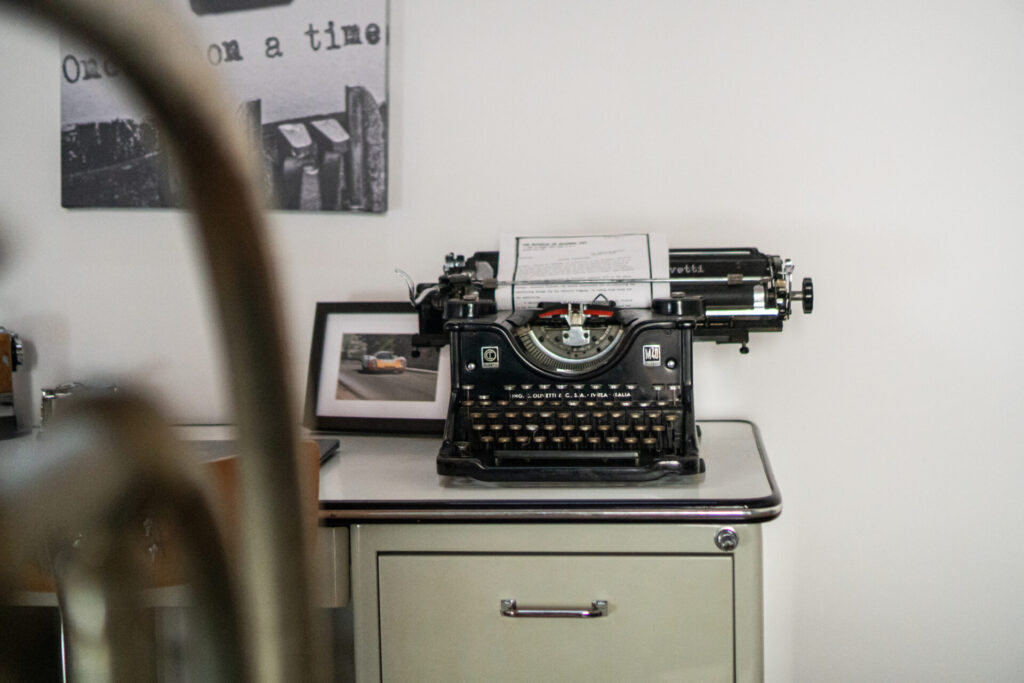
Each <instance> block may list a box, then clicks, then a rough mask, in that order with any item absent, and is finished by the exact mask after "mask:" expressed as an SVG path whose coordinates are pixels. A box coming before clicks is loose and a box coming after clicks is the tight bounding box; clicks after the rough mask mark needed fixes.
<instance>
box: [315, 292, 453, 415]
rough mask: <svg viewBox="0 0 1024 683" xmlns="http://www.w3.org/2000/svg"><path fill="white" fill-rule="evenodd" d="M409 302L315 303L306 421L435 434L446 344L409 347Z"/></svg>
mask: <svg viewBox="0 0 1024 683" xmlns="http://www.w3.org/2000/svg"><path fill="white" fill-rule="evenodd" d="M418 332H419V317H418V316H417V314H416V309H414V308H413V307H412V305H411V304H409V303H393V302H353V303H318V304H317V305H316V319H315V321H314V323H313V343H312V346H311V349H310V354H309V377H308V381H307V389H306V411H305V412H306V426H308V427H310V428H312V429H315V430H318V431H345V432H369V433H373V432H381V433H395V432H402V433H419V434H440V433H441V432H442V431H443V430H444V420H445V416H446V415H447V412H448V402H449V397H450V394H451V372H450V367H449V360H448V358H449V355H448V353H449V352H448V347H447V346H446V347H444V348H442V349H440V350H438V349H434V348H414V347H413V345H412V337H413V335H414V334H417V333H418Z"/></svg>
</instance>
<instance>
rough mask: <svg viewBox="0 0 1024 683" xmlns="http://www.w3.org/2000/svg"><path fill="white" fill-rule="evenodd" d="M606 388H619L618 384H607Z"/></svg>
mask: <svg viewBox="0 0 1024 683" xmlns="http://www.w3.org/2000/svg"><path fill="white" fill-rule="evenodd" d="M598 386H600V385H598ZM608 389H609V390H611V391H618V390H619V385H618V384H609V385H608Z"/></svg>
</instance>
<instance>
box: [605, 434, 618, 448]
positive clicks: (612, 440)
mask: <svg viewBox="0 0 1024 683" xmlns="http://www.w3.org/2000/svg"><path fill="white" fill-rule="evenodd" d="M604 442H605V443H606V444H608V447H609V448H612V449H615V448H618V446H619V437H617V436H607V437H605V439H604Z"/></svg>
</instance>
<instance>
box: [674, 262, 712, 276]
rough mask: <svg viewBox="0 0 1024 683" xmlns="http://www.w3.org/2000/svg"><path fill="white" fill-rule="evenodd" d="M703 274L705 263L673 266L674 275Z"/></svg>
mask: <svg viewBox="0 0 1024 683" xmlns="http://www.w3.org/2000/svg"><path fill="white" fill-rule="evenodd" d="M703 272H704V264H703V263H684V264H683V265H681V266H672V274H673V275H700V274H701V273H703Z"/></svg>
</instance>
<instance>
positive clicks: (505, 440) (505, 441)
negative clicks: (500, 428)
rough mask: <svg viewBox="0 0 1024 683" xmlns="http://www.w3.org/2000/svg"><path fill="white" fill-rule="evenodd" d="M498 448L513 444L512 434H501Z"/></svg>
mask: <svg viewBox="0 0 1024 683" xmlns="http://www.w3.org/2000/svg"><path fill="white" fill-rule="evenodd" d="M497 443H498V448H508V447H509V446H510V445H512V437H510V436H499V437H498V442H497Z"/></svg>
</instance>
